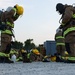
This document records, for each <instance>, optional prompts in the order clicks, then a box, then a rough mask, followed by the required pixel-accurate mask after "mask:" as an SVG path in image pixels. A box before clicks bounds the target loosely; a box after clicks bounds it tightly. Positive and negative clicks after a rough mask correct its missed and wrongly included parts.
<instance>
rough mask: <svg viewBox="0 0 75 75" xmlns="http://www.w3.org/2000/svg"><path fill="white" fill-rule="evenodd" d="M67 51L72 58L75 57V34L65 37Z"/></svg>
mask: <svg viewBox="0 0 75 75" xmlns="http://www.w3.org/2000/svg"><path fill="white" fill-rule="evenodd" d="M65 42H66V50H67V51H69V52H68V53H69V55H70V56H75V32H71V33H69V34H67V35H66V37H65Z"/></svg>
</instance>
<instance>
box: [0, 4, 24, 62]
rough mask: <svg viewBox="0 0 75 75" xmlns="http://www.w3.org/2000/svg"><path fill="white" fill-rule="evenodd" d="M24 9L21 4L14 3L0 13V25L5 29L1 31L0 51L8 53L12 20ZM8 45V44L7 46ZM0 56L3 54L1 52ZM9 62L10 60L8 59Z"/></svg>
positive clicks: (11, 33) (6, 58) (12, 25)
mask: <svg viewBox="0 0 75 75" xmlns="http://www.w3.org/2000/svg"><path fill="white" fill-rule="evenodd" d="M23 12H24V9H23V7H22V6H19V5H15V6H14V7H8V8H7V10H6V11H4V12H3V13H2V15H1V25H5V26H6V27H5V29H4V30H2V31H1V49H0V53H5V55H6V54H9V52H10V51H6V48H7V46H8V45H10V44H11V40H12V36H14V35H13V28H14V21H16V20H17V19H18V18H19V16H21V15H23ZM8 47H9V46H8ZM1 56H3V55H2V54H1ZM3 57H4V60H5V62H6V60H8V57H5V56H3ZM8 62H9V63H10V62H11V61H10V60H8Z"/></svg>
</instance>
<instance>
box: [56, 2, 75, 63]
mask: <svg viewBox="0 0 75 75" xmlns="http://www.w3.org/2000/svg"><path fill="white" fill-rule="evenodd" d="M56 11H58V12H59V14H60V15H62V16H61V19H60V21H61V23H60V27H59V28H60V29H63V35H64V37H65V43H66V50H67V52H68V53H69V55H70V57H69V58H68V60H69V61H70V60H71V59H72V60H73V61H72V60H71V62H75V8H74V7H73V6H72V5H67V4H65V5H63V4H62V3H58V4H57V5H56Z"/></svg>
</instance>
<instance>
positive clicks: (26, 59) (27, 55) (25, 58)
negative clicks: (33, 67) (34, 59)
mask: <svg viewBox="0 0 75 75" xmlns="http://www.w3.org/2000/svg"><path fill="white" fill-rule="evenodd" d="M21 54H22V58H23V63H28V62H31V61H30V58H29V56H30V55H29V54H28V53H27V51H26V50H24V49H22V50H21Z"/></svg>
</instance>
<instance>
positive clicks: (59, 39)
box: [55, 28, 66, 62]
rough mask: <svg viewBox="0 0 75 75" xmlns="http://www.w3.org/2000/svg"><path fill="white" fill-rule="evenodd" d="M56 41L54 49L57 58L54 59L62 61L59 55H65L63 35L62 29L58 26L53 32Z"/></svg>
mask: <svg viewBox="0 0 75 75" xmlns="http://www.w3.org/2000/svg"><path fill="white" fill-rule="evenodd" d="M55 41H56V50H57V58H56V61H57V62H58V61H59V62H60V61H62V60H61V59H60V57H59V56H61V57H62V56H65V50H66V48H65V38H64V37H63V33H62V29H59V28H58V31H57V32H56V34H55Z"/></svg>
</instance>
